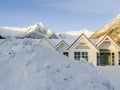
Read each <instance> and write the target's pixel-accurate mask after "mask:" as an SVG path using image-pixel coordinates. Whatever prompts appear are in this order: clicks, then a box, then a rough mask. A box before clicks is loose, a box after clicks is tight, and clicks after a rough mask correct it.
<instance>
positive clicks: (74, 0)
mask: <svg viewBox="0 0 120 90" xmlns="http://www.w3.org/2000/svg"><path fill="white" fill-rule="evenodd" d="M119 13H120V0H1V1H0V26H15V27H26V26H29V25H33V24H35V23H38V22H42V23H43V24H45V25H46V26H48V27H49V28H51V29H52V30H53V31H54V32H63V31H71V30H81V29H88V30H90V31H95V30H96V29H98V28H99V27H100V26H102V25H104V24H105V23H106V22H107V21H109V20H110V19H112V18H114V17H115V16H117V15H118V14H119Z"/></svg>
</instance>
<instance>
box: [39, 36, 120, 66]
mask: <svg viewBox="0 0 120 90" xmlns="http://www.w3.org/2000/svg"><path fill="white" fill-rule="evenodd" d="M68 41H70V40H66V39H63V40H59V39H56V40H52V39H46V38H45V39H42V40H41V42H44V45H46V46H47V47H49V48H51V49H54V50H57V51H59V52H60V53H62V54H63V55H66V56H68V57H70V58H72V59H75V60H78V61H79V60H80V58H84V60H86V61H88V62H90V63H92V64H93V65H95V66H97V65H120V46H119V45H118V44H117V43H116V42H115V41H114V40H113V39H112V38H111V37H110V36H109V35H105V36H103V37H101V38H100V39H89V38H87V37H86V36H85V35H84V34H81V35H80V36H79V37H78V38H77V39H76V40H74V41H72V43H68Z"/></svg>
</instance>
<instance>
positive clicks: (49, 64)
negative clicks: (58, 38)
mask: <svg viewBox="0 0 120 90" xmlns="http://www.w3.org/2000/svg"><path fill="white" fill-rule="evenodd" d="M38 41H39V40H36V41H35V40H32V39H23V40H12V41H9V40H6V41H4V42H3V41H1V42H0V43H1V44H0V90H113V87H112V85H111V84H110V82H109V81H108V80H106V79H105V78H103V77H102V76H100V75H99V73H98V72H97V70H96V69H95V68H94V66H92V65H91V64H89V63H87V62H85V61H84V60H81V62H76V61H74V60H71V59H69V58H67V57H66V56H63V55H61V54H59V53H58V52H56V51H53V50H51V49H49V48H46V47H44V46H42V45H41V44H40V43H39V42H38Z"/></svg>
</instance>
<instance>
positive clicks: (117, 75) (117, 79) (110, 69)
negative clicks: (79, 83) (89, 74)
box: [96, 66, 120, 90]
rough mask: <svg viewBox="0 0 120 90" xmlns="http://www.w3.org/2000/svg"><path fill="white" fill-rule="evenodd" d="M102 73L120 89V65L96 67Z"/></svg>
mask: <svg viewBox="0 0 120 90" xmlns="http://www.w3.org/2000/svg"><path fill="white" fill-rule="evenodd" d="M96 68H97V69H98V70H99V72H100V73H101V75H103V76H104V77H106V78H107V79H108V80H109V81H110V82H111V84H112V85H113V86H114V90H120V66H104V67H102V66H101V67H100V66H99V67H96Z"/></svg>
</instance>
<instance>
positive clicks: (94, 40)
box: [89, 39, 100, 45]
mask: <svg viewBox="0 0 120 90" xmlns="http://www.w3.org/2000/svg"><path fill="white" fill-rule="evenodd" d="M89 40H90V41H91V42H92V43H93V44H94V45H96V44H97V42H98V41H99V40H100V39H89Z"/></svg>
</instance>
